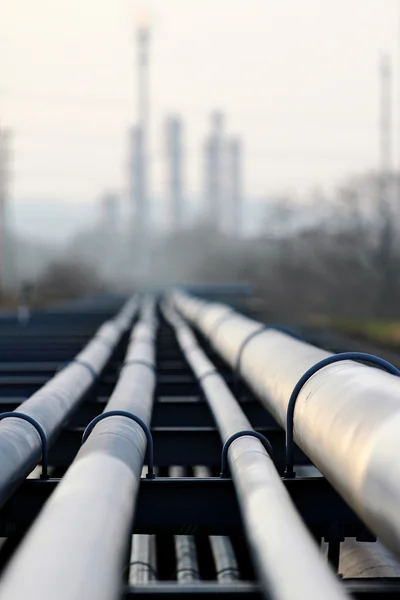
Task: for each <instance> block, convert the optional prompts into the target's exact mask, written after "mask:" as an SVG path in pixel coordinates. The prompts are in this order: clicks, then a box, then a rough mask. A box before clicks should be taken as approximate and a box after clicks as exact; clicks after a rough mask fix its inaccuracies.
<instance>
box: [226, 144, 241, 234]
mask: <svg viewBox="0 0 400 600" xmlns="http://www.w3.org/2000/svg"><path fill="white" fill-rule="evenodd" d="M227 154H228V156H227V163H228V169H227V170H228V174H227V175H228V177H227V188H228V189H227V197H228V228H229V229H228V231H229V233H230V234H231V235H233V236H235V237H238V236H240V235H241V223H242V213H243V147H242V141H241V139H240V138H238V137H235V138H231V139H230V140H229V141H228V144H227Z"/></svg>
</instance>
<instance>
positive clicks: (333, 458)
mask: <svg viewBox="0 0 400 600" xmlns="http://www.w3.org/2000/svg"><path fill="white" fill-rule="evenodd" d="M172 300H173V302H174V303H175V305H176V307H177V308H178V309H179V311H180V312H181V313H182V314H183V315H184V316H185V317H186V318H187V319H188V320H189V321H190V322H191V323H192V324H193V325H195V326H197V327H199V329H200V330H201V331H202V332H203V334H205V335H206V336H207V335H208V333H209V332H210V331H212V327H213V323H215V321H216V320H217V319H218V318H220V315H221V311H223V310H227V308H226V307H225V308H221V307H220V306H219V305H214V304H209V303H206V302H202V301H199V300H196V299H194V298H192V297H189V296H188V295H186V294H183V293H179V292H177V293H175V294H174V295H173V296H172ZM198 317H201V318H198ZM260 326H261V324H260V323H257V322H256V321H253V320H251V319H248V318H246V317H244V316H242V315H240V314H236V316H235V318H230V319H229V320H228V321H226V323H223V324H222V325H221V327H219V328H218V332H217V335H216V336H215V337H213V336H211V337H212V339H210V342H211V343H212V345H213V347H214V349H215V350H216V351H217V352H218V353H219V354H220V355H221V356H222V357H223V358H224V359H225V360H226V361H227V362H228V364H230V365H231V367H233V368H235V365H236V364H237V361H238V356H239V353H240V347H241V345H242V344H243V342H244V340H245V339H246V337H247V336H249V334H250V333H251V332H253V331H256V330H257V328H260ZM327 356H330V354H329V353H328V352H325V351H323V350H320V349H318V348H315V347H314V346H311V345H310V344H306V343H303V342H300V341H298V340H295V339H293V338H291V337H290V336H288V335H285V334H283V333H279V332H277V331H273V330H268V331H264V332H262V333H260V334H259V335H257V336H256V337H254V338H253V339H252V340H251V342H249V343H248V345H247V346H246V348H245V350H244V351H243V354H242V358H241V365H242V367H241V375H242V377H243V379H244V380H245V381H246V382H247V384H248V385H249V387H250V388H251V389H252V390H253V392H254V393H255V394H256V395H257V396H258V397H259V399H260V400H261V402H262V403H263V405H264V406H265V407H266V408H267V409H268V410H269V412H270V413H271V414H272V415H273V416H274V417H275V419H276V420H277V421H278V422H279V423H280V425H281V426H282V427H286V412H287V407H288V401H289V398H290V395H291V393H292V391H293V389H294V387H295V385H296V384H297V382H298V381H299V379H300V377H301V376H302V375H303V374H304V373H305V372H306V371H307V370H308V369H309V368H310V367H312V366H313V365H315V364H316V363H317V362H319V361H320V360H321V359H324V358H326V357H327ZM399 436H400V380H399V379H398V378H397V377H394V376H393V375H389V374H388V373H386V372H384V371H381V370H378V369H376V368H371V367H367V366H365V365H362V364H359V363H355V362H353V361H345V362H340V363H336V364H333V365H330V366H327V367H325V368H323V369H322V370H321V371H319V372H318V373H316V374H315V375H313V376H312V378H311V379H310V380H309V381H308V382H307V383H306V384H305V386H304V387H303V389H302V390H301V392H300V394H299V396H298V399H297V403H296V407H295V411H294V438H295V441H296V443H297V444H298V446H299V447H300V448H301V449H302V450H303V452H305V454H307V455H308V456H309V458H310V459H311V460H312V462H313V463H314V464H315V466H316V467H317V468H318V469H319V470H320V471H321V472H322V473H323V474H324V475H325V477H326V478H327V479H328V480H329V481H330V482H331V484H332V485H333V486H334V487H335V488H336V489H337V491H338V492H339V493H340V494H341V495H342V496H343V498H344V499H345V500H346V501H347V502H348V504H349V505H350V506H351V507H352V508H353V509H354V511H355V512H356V513H357V514H358V515H359V516H360V518H361V519H362V520H363V521H364V522H365V523H366V524H367V525H368V526H369V528H370V529H371V530H372V531H373V532H374V533H376V535H377V536H378V537H379V538H380V539H381V541H382V542H383V543H384V544H386V545H387V546H388V547H389V548H390V549H391V550H392V551H393V552H395V553H396V554H397V555H398V556H400V513H399V502H400V457H399Z"/></svg>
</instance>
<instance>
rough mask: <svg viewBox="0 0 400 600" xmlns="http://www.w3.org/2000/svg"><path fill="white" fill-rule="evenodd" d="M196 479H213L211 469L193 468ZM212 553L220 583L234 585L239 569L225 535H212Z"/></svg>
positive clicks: (229, 541) (230, 543)
mask: <svg viewBox="0 0 400 600" xmlns="http://www.w3.org/2000/svg"><path fill="white" fill-rule="evenodd" d="M193 471H194V474H195V477H202V478H208V477H212V474H211V469H210V468H209V467H205V466H201V465H198V466H195V467H193ZM208 539H209V541H210V546H211V552H212V555H213V559H214V563H215V571H216V574H217V580H218V581H219V583H232V582H233V581H237V580H238V579H240V573H239V567H238V564H237V560H236V556H235V551H234V549H233V546H232V542H231V540H230V539H229V537H227V536H225V535H210V537H209V538H208Z"/></svg>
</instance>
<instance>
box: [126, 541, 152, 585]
mask: <svg viewBox="0 0 400 600" xmlns="http://www.w3.org/2000/svg"><path fill="white" fill-rule="evenodd" d="M156 579H157V577H156V538H155V535H146V534H143V533H135V535H133V536H132V548H131V557H130V562H129V585H144V584H146V583H149V582H150V581H155V580H156Z"/></svg>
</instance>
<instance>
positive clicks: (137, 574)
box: [128, 466, 157, 585]
mask: <svg viewBox="0 0 400 600" xmlns="http://www.w3.org/2000/svg"><path fill="white" fill-rule="evenodd" d="M147 471H148V467H147V466H146V467H143V468H142V474H141V477H142V478H145V477H146V474H147ZM128 569H129V578H128V579H129V585H145V584H146V583H149V582H150V581H155V580H156V579H157V566H156V536H155V535H147V534H144V533H135V534H134V535H133V536H132V545H131V555H130V560H129V565H128Z"/></svg>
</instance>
